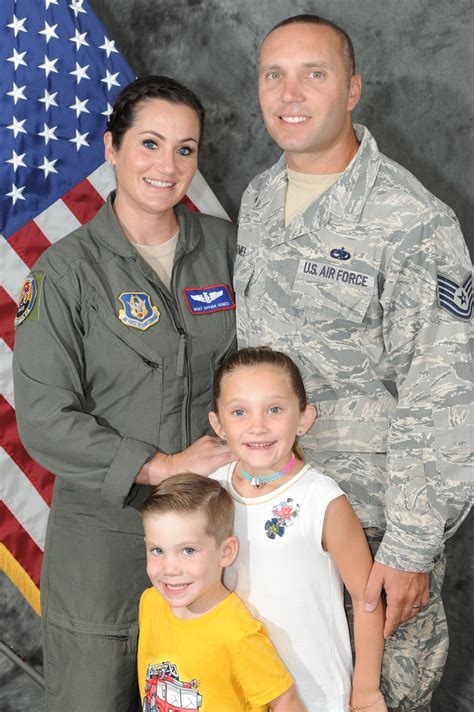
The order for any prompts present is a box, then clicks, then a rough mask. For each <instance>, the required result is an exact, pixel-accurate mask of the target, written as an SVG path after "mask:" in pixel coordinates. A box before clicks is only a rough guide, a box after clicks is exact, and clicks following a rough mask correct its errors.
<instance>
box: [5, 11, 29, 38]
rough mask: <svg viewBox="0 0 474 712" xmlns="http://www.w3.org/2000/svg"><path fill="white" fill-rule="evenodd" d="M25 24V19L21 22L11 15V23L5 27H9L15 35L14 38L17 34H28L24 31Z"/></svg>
mask: <svg viewBox="0 0 474 712" xmlns="http://www.w3.org/2000/svg"><path fill="white" fill-rule="evenodd" d="M25 22H26V17H24V18H23V20H19V19H18V18H17V16H16V15H13V22H11V23H10V24H9V25H7V27H11V28H12V30H13V31H14V33H15V37H16V36H17V35H18V33H19V32H28V30H26V29H25V27H24V24H25Z"/></svg>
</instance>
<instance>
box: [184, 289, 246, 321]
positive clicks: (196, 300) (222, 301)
mask: <svg viewBox="0 0 474 712" xmlns="http://www.w3.org/2000/svg"><path fill="white" fill-rule="evenodd" d="M183 292H184V297H185V299H186V304H187V305H188V309H189V311H190V312H191V314H209V313H211V312H216V311H225V310H226V309H235V302H234V300H233V299H232V295H231V293H230V289H229V287H228V286H227V285H226V284H213V285H212V286H211V287H204V288H203V289H183Z"/></svg>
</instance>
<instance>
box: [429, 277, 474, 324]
mask: <svg viewBox="0 0 474 712" xmlns="http://www.w3.org/2000/svg"><path fill="white" fill-rule="evenodd" d="M472 301H473V300H472V275H471V274H468V275H467V277H466V279H465V280H464V282H463V283H462V284H458V283H457V282H455V281H454V280H453V279H450V278H449V277H445V275H443V274H438V304H439V306H440V307H442V308H443V309H446V311H448V312H449V313H450V314H452V315H453V316H455V317H457V318H458V319H462V320H463V321H468V320H469V319H470V318H471V314H472Z"/></svg>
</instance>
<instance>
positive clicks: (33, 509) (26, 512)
mask: <svg viewBox="0 0 474 712" xmlns="http://www.w3.org/2000/svg"><path fill="white" fill-rule="evenodd" d="M0 470H1V471H2V473H3V475H2V483H3V484H2V499H3V501H4V502H5V504H6V506H7V507H8V509H9V510H10V511H11V513H12V514H13V515H14V516H15V517H16V518H17V519H18V521H19V522H20V523H21V525H22V527H23V528H24V529H25V530H26V531H27V532H28V534H29V535H30V537H31V538H32V539H33V541H34V542H35V543H36V544H37V546H39V548H40V549H41V551H43V550H44V541H45V537H46V525H47V522H48V514H49V507H48V505H47V504H46V502H45V501H44V499H43V498H42V497H41V495H40V494H39V492H38V491H37V490H36V489H35V487H34V485H32V484H31V482H30V481H29V479H28V477H27V476H26V475H25V474H24V473H23V471H22V470H21V469H20V468H19V467H18V465H16V464H15V463H14V462H13V460H12V459H11V458H10V457H9V455H7V453H6V452H5V450H3V449H0Z"/></svg>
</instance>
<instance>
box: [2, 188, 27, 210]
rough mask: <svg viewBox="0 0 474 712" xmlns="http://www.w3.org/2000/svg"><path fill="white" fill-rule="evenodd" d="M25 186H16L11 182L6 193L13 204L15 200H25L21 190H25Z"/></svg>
mask: <svg viewBox="0 0 474 712" xmlns="http://www.w3.org/2000/svg"><path fill="white" fill-rule="evenodd" d="M25 188H26V186H25V185H23V186H21V187H20V188H17V187H16V185H15V184H14V183H12V189H11V191H10V192H9V193H7V194H6V195H7V196H8V197H9V198H11V199H12V200H13V205H15V203H16V201H17V200H26V198H25V196H24V195H23V191H24V190H25Z"/></svg>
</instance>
